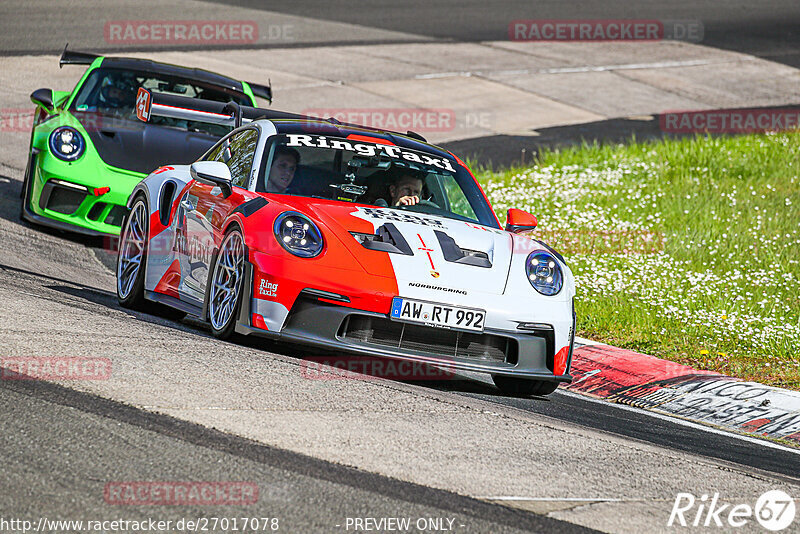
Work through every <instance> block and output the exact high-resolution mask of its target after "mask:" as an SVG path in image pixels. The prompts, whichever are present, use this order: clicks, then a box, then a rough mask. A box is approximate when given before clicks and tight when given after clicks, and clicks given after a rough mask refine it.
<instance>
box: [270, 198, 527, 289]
mask: <svg viewBox="0 0 800 534" xmlns="http://www.w3.org/2000/svg"><path fill="white" fill-rule="evenodd" d="M282 200H284V199H282ZM286 200H288V199H286ZM292 200H293V201H290V202H286V204H290V203H291V204H293V205H294V209H297V210H298V211H301V212H303V213H304V214H305V215H307V216H309V217H311V218H312V219H313V220H315V221H317V222H318V223H319V224H320V225H321V227H322V228H321V229H322V231H323V232H324V233H325V234H333V235H335V236H336V238H338V239H339V241H341V243H342V244H343V245H344V246H345V247H346V248H347V249H348V250H349V251H350V253H351V254H352V255H353V257H354V258H355V259H356V261H358V263H359V264H361V266H362V267H364V269H365V271H367V272H372V273H373V274H383V273H378V272H374V271H375V269H377V268H378V265H381V266H383V265H385V261H382V262H376V261H375V258H376V255H381V256H382V257H386V256H388V258H389V260H390V261H391V264H392V268H393V271H394V277H395V278H396V279H397V281H398V282H408V283H412V284H429V285H436V286H438V287H445V288H447V289H448V290H454V291H458V290H467V289H469V290H471V291H482V292H488V293H493V294H502V293H503V291H504V289H505V286H506V280H507V278H508V270H509V266H510V264H511V256H512V249H513V240H512V237H511V235H510V234H508V233H507V232H504V231H502V230H499V229H496V228H488V227H486V226H481V225H478V224H473V223H468V222H463V221H459V220H455V219H449V218H445V217H439V216H436V215H428V214H424V213H419V212H414V211H410V210H401V209H391V208H378V207H368V206H361V205H358V204H344V203H341V202H330V201H325V200H317V199H309V198H303V199H302V200H300V199H297V200H296V201H294V200H295V199H292ZM381 227H383V229H382V230H379V229H381ZM351 232H357V233H362V234H375V233H376V232H380V233H382V234H384V235H385V234H387V233H388V234H389V238H388V239H386V238H384V241H394V242H395V243H396V244H397V245H398V247H396V248H398V250H400V251H401V252H392V253H387V252H383V251H380V250H377V251H376V250H374V249H370V248H367V247H365V246H364V245H362V243H361V242H359V240H357V238H356V237H354V236H353V235H352V233H351ZM399 236H402V237H401V238H398V237H399ZM403 241H405V243H404V244H403V243H402V242H403ZM382 246H383V245H378V247H382ZM402 252H405V253H402Z"/></svg>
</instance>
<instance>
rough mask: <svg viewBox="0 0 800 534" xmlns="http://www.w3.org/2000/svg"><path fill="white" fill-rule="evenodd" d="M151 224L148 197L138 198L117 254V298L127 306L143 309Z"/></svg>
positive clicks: (126, 222)
mask: <svg viewBox="0 0 800 534" xmlns="http://www.w3.org/2000/svg"><path fill="white" fill-rule="evenodd" d="M148 223H149V218H148V216H147V203H146V200H145V198H144V197H138V198H137V199H136V200H135V201H134V202H133V207H132V208H131V211H130V214H129V215H128V216H127V217H126V218H125V222H124V224H123V227H122V234H121V238H120V240H119V251H118V254H117V300H118V301H119V303H120V305H121V306H122V307H124V308H133V309H140V308H141V306H142V303H143V302H144V270H145V263H146V261H147V232H148V229H149V228H148Z"/></svg>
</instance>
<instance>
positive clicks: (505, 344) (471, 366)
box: [236, 263, 575, 382]
mask: <svg viewBox="0 0 800 534" xmlns="http://www.w3.org/2000/svg"><path fill="white" fill-rule="evenodd" d="M247 265H248V269H247V273H246V278H245V282H244V286H243V287H245V288H247V290H246V291H247V292H246V294H244V295H243V305H242V309H241V311H240V315H239V321H238V324H237V327H236V331H237V332H238V333H241V334H245V335H256V336H262V337H267V338H270V339H273V340H278V341H281V342H286V343H292V344H298V345H304V346H309V347H313V348H315V349H317V350H318V351H319V353H320V354H322V355H324V356H339V355H340V354H343V353H344V354H355V355H363V356H372V357H374V356H382V357H387V358H393V359H398V360H406V361H412V362H420V363H426V364H431V365H435V366H439V367H445V368H448V369H454V370H455V369H458V370H464V371H476V372H482V373H490V374H495V375H503V376H516V377H521V378H530V379H535V380H545V381H553V382H570V381H572V376H570V375H569V364H570V362H569V360H568V361H567V364H566V369H567V371H566V373H565V374H562V375H556V374H554V372H553V370H554V357H555V332H554V331H553V330H552V329H551V330H548V329H547V328H542V329H540V330H537V331H528V332H509V331H505V330H497V329H488V328H487V329H486V330H485V331H484V333H483V334H482V335H480V334H470V333H461V332H456V331H452V330H446V329H441V328H435V327H428V326H421V325H411V324H409V323H401V322H397V321H393V320H391V319H390V318H389V316H388V315H387V314H382V313H377V312H372V311H364V310H359V309H355V308H350V307H346V306H339V305H336V304H332V303H330V302H326V301H323V300H320V298H319V297H318V296H315V295H313V294H309V293H301V295H300V296H299V297H298V298H297V299H296V300H295V302H294V304H293V305H292V308H291V309H290V310H289V314H288V316H287V317H286V320H285V322H284V323H283V328H281V330H280V331H270V330H267V329H265V327H261V328H259V327H256V326H254V320H253V318H254V317H259V318H260V316H259V315H258V314H255V311H256V310H255V308H254V304H258V302H257V301H256V300H255V299H252V288H253V284H252V277H253V275H252V273H253V267H252V264H249V263H248V264H247ZM261 324H262V325H263V322H262V323H261ZM574 332H575V329H574V325H573V328H572V329H571V332H570V359H571V353H572V340H573V339H574ZM448 352H449V353H448Z"/></svg>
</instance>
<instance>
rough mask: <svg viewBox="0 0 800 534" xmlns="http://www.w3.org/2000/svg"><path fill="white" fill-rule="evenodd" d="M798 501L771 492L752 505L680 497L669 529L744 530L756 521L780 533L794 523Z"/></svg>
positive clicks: (671, 515) (669, 522)
mask: <svg viewBox="0 0 800 534" xmlns="http://www.w3.org/2000/svg"><path fill="white" fill-rule="evenodd" d="M795 513H796V509H795V504H794V499H792V498H791V497H790V496H789V495H788V494H787V493H786V492H783V491H781V490H771V491H767V492H766V493H764V494H763V495H761V496H760V497H759V498H758V499H757V500H756V504H755V506H750V505H749V504H744V503H743V504H731V503H727V504H720V502H719V493H715V494H714V495H713V496H712V497H711V498H710V499H709V496H708V495H706V494H704V495H702V496H700V498H699V499H698V498H697V497H695V496H694V495H692V494H691V493H679V494H678V495H677V497H675V503H674V504H673V505H672V513H670V515H669V520H668V521H667V526H668V527H673V526H676V527H701V526H702V527H743V526H745V525H751V524H752V521H753V520H754V519H755V520H756V521H757V522H758V523H759V524H760V525H761V526H762V527H763V528H765V529H767V530H769V531H772V532H778V531H781V530H784V529H785V528H787V527H788V526H789V525H791V524H792V523H793V522H794V517H795Z"/></svg>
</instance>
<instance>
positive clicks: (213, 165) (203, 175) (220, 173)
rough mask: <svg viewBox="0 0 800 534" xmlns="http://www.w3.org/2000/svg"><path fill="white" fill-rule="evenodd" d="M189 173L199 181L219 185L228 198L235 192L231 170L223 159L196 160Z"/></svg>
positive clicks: (224, 195)
mask: <svg viewBox="0 0 800 534" xmlns="http://www.w3.org/2000/svg"><path fill="white" fill-rule="evenodd" d="M189 174H191V175H192V178H193V179H195V180H197V181H198V182H203V183H206V184H211V185H216V186H217V187H219V188H220V189H221V190H222V196H223V197H224V198H228V197H229V196H231V194H232V193H233V190H232V189H231V170H230V169H229V168H228V166H227V165H225V164H224V163H222V162H221V161H195V162H194V163H192V166H191V167H190V168H189Z"/></svg>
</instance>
